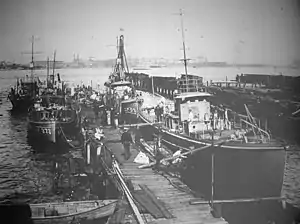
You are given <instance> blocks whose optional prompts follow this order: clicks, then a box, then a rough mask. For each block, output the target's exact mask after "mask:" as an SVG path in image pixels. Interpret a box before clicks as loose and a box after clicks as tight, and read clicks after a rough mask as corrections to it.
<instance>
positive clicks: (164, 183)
mask: <svg viewBox="0 0 300 224" xmlns="http://www.w3.org/2000/svg"><path fill="white" fill-rule="evenodd" d="M104 134H105V139H106V140H105V144H106V146H107V147H108V148H110V149H111V151H112V152H113V153H114V155H115V157H116V159H117V161H118V162H119V164H120V169H121V171H122V173H123V176H124V177H125V179H129V180H130V181H131V183H132V185H133V188H134V191H136V190H144V191H146V192H152V193H153V194H154V197H156V200H158V201H159V202H160V203H161V204H162V205H163V207H164V208H165V209H166V211H164V213H168V212H169V213H170V214H171V215H172V216H173V218H169V219H166V218H159V219H155V218H154V217H153V216H152V215H150V214H149V213H146V214H145V213H144V214H142V217H143V219H144V221H145V223H153V224H154V223H159V224H171V223H172V224H193V223H194V224H196V223H197V224H201V223H202V224H206V223H207V224H208V223H209V224H228V223H227V222H226V221H225V220H224V219H222V218H214V217H213V216H212V215H211V213H210V206H209V205H207V204H202V205H190V204H189V201H190V199H193V198H194V196H193V195H192V194H190V193H188V192H185V191H182V190H180V189H178V188H176V187H175V186H174V185H172V184H171V182H173V181H174V182H179V180H178V179H176V178H173V179H172V177H170V178H166V177H164V176H162V175H160V174H159V173H158V172H156V171H154V170H152V169H139V168H138V166H139V165H140V164H136V163H134V162H133V161H134V159H135V157H136V156H137V154H138V153H139V151H138V149H137V148H138V147H136V146H133V147H131V157H130V158H129V160H127V161H125V160H124V157H123V155H122V153H123V152H124V150H123V146H122V144H121V142H120V141H118V140H120V139H121V132H120V131H119V130H117V129H113V128H105V129H104ZM170 179H171V181H170ZM181 184H182V185H183V183H182V182H181ZM152 196H153V195H152ZM127 208H128V206H127ZM112 220H113V219H112ZM112 223H113V222H110V224H112ZM122 223H137V222H136V221H135V219H134V216H133V214H132V212H130V211H128V209H127V211H126V214H125V219H124V222H122Z"/></svg>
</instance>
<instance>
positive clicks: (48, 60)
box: [46, 57, 49, 87]
mask: <svg viewBox="0 0 300 224" xmlns="http://www.w3.org/2000/svg"><path fill="white" fill-rule="evenodd" d="M46 81H47V87H48V82H49V57H47V79H46Z"/></svg>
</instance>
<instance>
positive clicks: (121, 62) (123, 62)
mask: <svg viewBox="0 0 300 224" xmlns="http://www.w3.org/2000/svg"><path fill="white" fill-rule="evenodd" d="M117 49H118V52H117V53H118V57H117V61H116V65H115V69H114V72H115V73H116V74H118V75H119V76H120V79H121V80H123V79H124V76H125V75H124V72H129V69H128V64H127V59H126V54H125V50H124V36H123V35H121V36H120V38H119V41H117Z"/></svg>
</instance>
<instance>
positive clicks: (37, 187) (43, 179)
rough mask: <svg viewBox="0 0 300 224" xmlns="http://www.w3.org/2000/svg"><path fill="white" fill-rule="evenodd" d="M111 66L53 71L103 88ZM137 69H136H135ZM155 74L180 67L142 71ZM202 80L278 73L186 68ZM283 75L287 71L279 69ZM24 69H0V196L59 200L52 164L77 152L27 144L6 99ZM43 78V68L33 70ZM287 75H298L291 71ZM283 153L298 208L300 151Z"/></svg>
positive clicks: (289, 191)
mask: <svg viewBox="0 0 300 224" xmlns="http://www.w3.org/2000/svg"><path fill="white" fill-rule="evenodd" d="M110 71H111V69H68V70H67V69H66V70H57V71H56V72H57V73H60V75H61V77H62V79H63V80H64V81H70V82H72V83H76V84H80V83H81V82H83V83H84V84H90V83H91V80H92V84H93V87H94V88H95V87H96V86H97V85H98V84H99V85H100V86H101V87H103V83H104V82H105V81H106V80H107V78H108V75H109V73H110ZM139 72H140V71H139ZM146 72H147V73H152V74H155V75H170V76H173V75H175V74H176V73H177V74H180V73H181V72H183V69H182V68H181V67H179V68H172V69H167V68H163V69H156V70H152V71H146ZM190 72H191V73H196V74H199V75H201V76H203V77H204V79H206V80H210V79H214V80H224V79H225V76H227V77H228V79H234V77H235V75H236V74H237V73H241V72H242V73H247V72H249V73H268V72H269V73H276V72H277V73H278V72H280V70H279V69H277V70H274V68H269V70H267V69H266V68H263V70H262V68H242V69H238V68H204V69H195V68H192V69H190ZM282 72H283V74H287V71H282ZM25 73H27V72H26V71H0V198H5V197H18V198H21V199H23V200H25V201H29V202H43V201H55V200H62V198H63V195H62V194H56V193H55V192H54V191H53V187H52V185H53V184H52V183H53V178H54V173H55V172H54V169H53V166H54V163H55V162H60V163H61V164H62V166H63V164H64V163H65V161H66V158H68V157H70V156H71V157H76V156H78V155H79V154H80V152H79V151H74V150H73V151H71V152H68V153H66V154H62V155H56V154H51V151H52V150H51V149H47V150H46V152H43V153H41V152H40V151H45V148H43V147H40V148H38V149H33V148H32V147H31V146H30V145H28V144H27V117H26V116H16V115H13V114H11V113H10V109H11V104H10V102H9V101H8V100H7V94H8V90H9V88H10V86H12V85H14V84H15V81H16V78H18V77H23V75H24V74H25ZM37 74H38V75H39V76H40V78H41V79H42V80H43V79H45V77H46V72H45V71H37ZM290 74H291V75H297V74H300V72H299V71H296V70H291V71H290ZM291 149H292V150H291V151H289V152H287V164H286V172H285V177H284V185H283V194H284V195H285V196H286V197H287V199H288V202H289V203H291V204H292V205H294V206H296V207H300V151H299V147H298V146H292V147H291Z"/></svg>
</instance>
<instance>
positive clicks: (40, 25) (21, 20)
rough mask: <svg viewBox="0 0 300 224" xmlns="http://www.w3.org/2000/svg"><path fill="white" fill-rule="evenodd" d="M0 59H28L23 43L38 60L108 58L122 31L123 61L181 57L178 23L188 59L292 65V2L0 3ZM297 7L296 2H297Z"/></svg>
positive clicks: (296, 31)
mask: <svg viewBox="0 0 300 224" xmlns="http://www.w3.org/2000/svg"><path fill="white" fill-rule="evenodd" d="M0 2H1V5H0V60H16V61H19V62H24V61H25V62H26V61H29V60H30V57H29V56H28V55H27V56H25V55H23V56H22V55H21V52H22V51H30V47H31V46H30V41H29V40H30V37H31V35H36V36H38V37H39V40H38V41H36V44H35V48H36V50H38V51H42V52H43V54H41V55H39V56H37V60H43V59H45V58H46V57H47V56H49V55H50V54H52V52H53V50H54V49H57V59H58V60H65V61H71V60H72V57H73V53H79V54H80V56H81V57H82V58H88V57H90V56H93V57H96V58H98V59H105V58H114V57H115V56H116V52H115V51H116V49H115V48H114V47H112V46H107V45H114V44H116V36H117V35H119V34H120V28H123V29H124V32H123V34H124V35H125V44H126V49H125V50H126V53H127V57H145V58H147V57H157V58H160V57H164V58H174V59H177V58H178V59H180V58H182V51H181V48H182V47H181V46H182V43H181V33H180V31H179V30H178V29H179V28H180V17H179V16H177V15H174V14H175V13H178V12H179V9H180V8H183V9H184V12H185V16H184V25H185V29H186V33H185V35H186V44H187V47H188V48H189V50H188V51H187V54H188V57H189V58H192V59H193V58H196V57H199V56H203V57H207V58H208V60H209V61H226V62H230V63H231V62H237V63H268V64H275V65H280V64H289V63H292V62H293V61H294V60H296V59H297V60H299V59H300V56H299V55H300V49H299V44H298V43H299V40H300V25H299V21H300V20H299V3H297V1H296V0H182V1H180V0H119V1H117V0H106V1H104V0H84V1H83V0H81V1H80V0H18V1H17V0H0ZM298 2H299V1H298Z"/></svg>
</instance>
